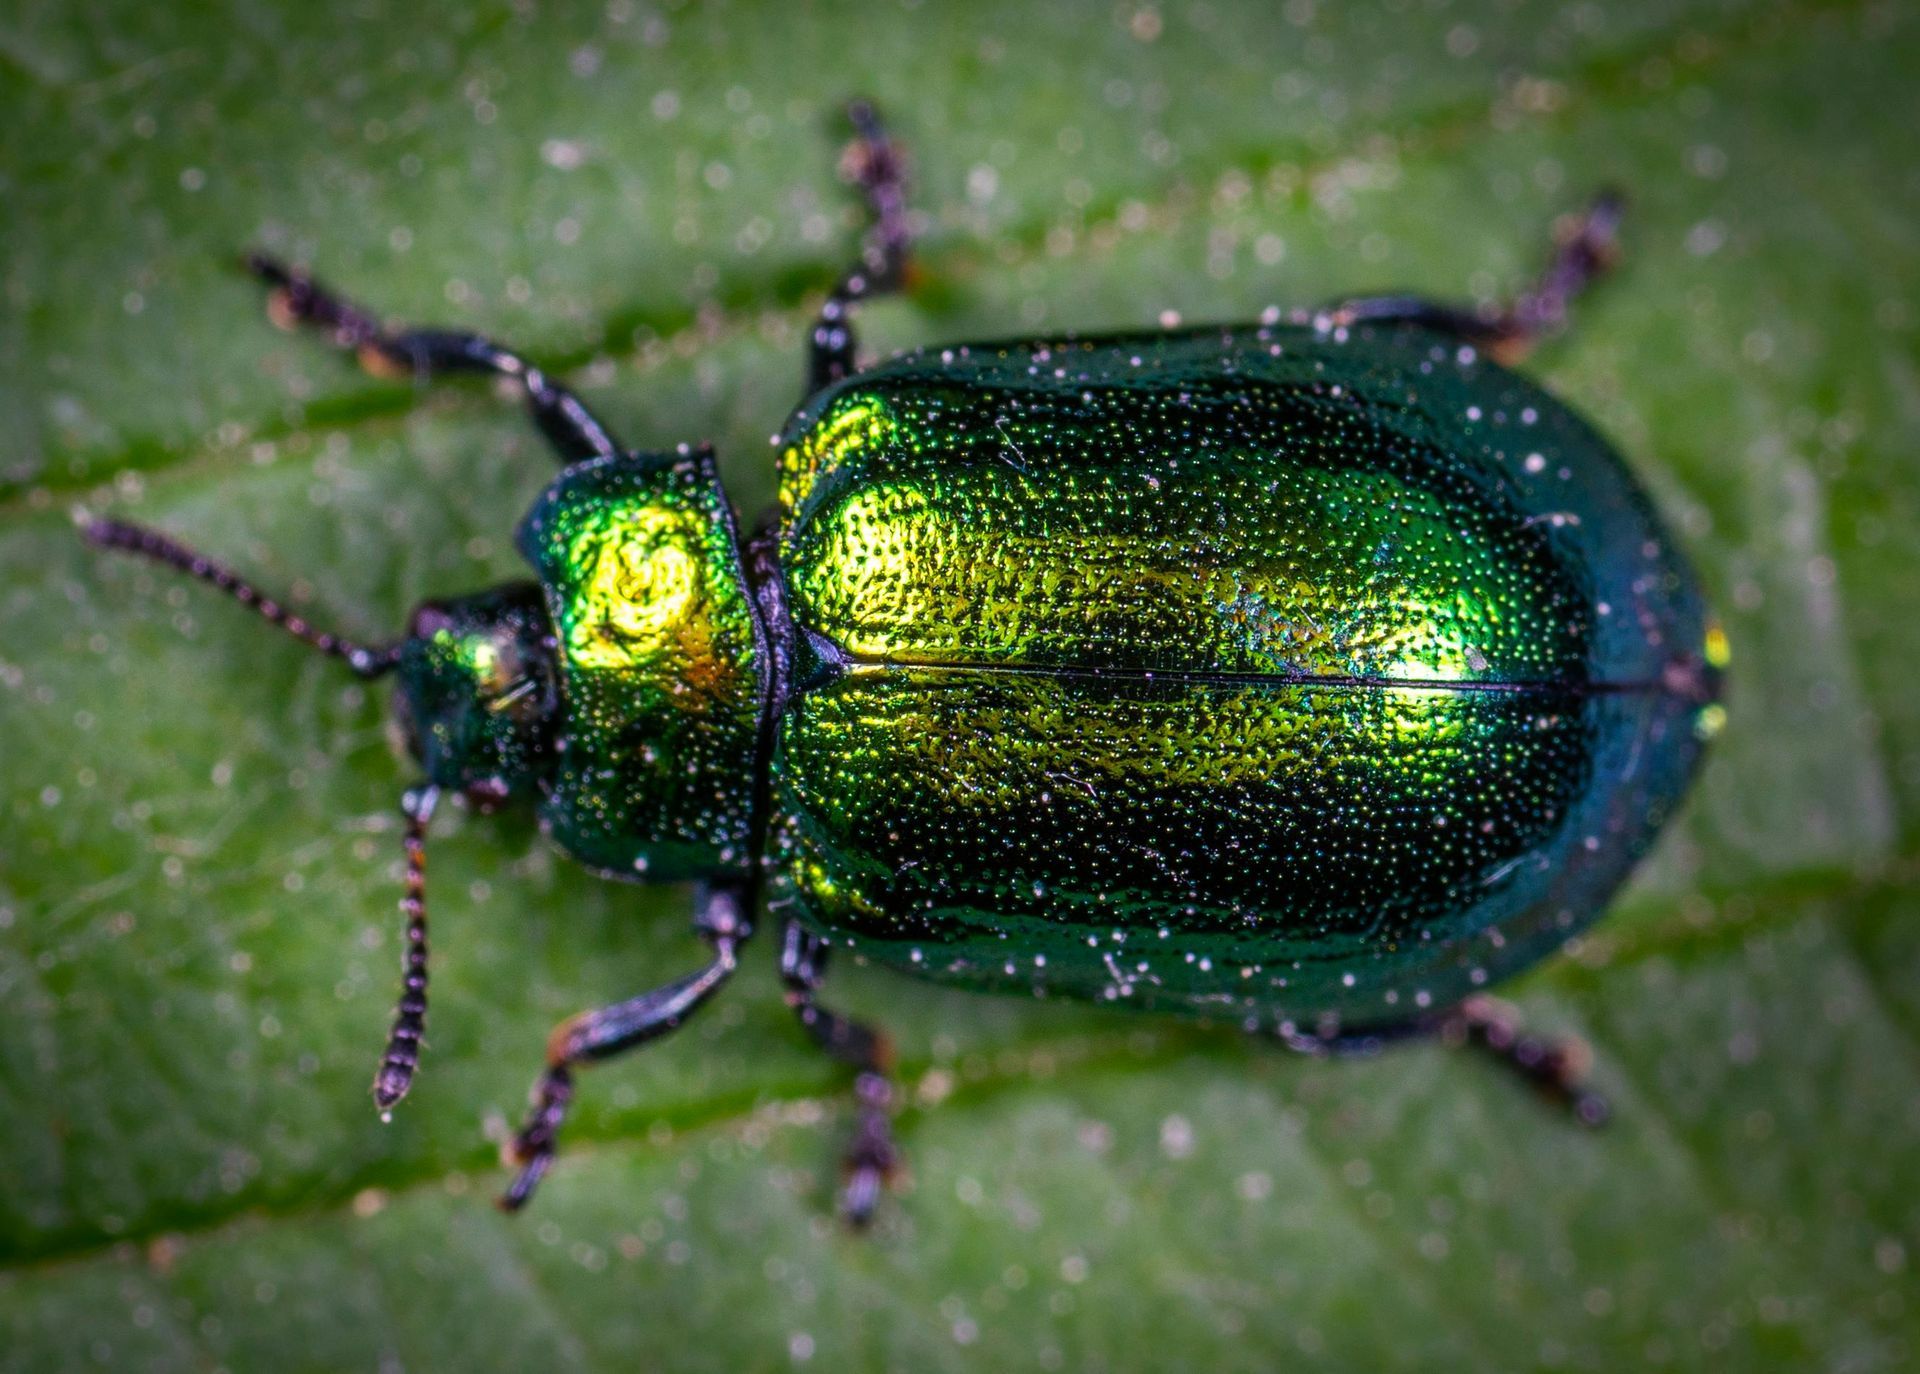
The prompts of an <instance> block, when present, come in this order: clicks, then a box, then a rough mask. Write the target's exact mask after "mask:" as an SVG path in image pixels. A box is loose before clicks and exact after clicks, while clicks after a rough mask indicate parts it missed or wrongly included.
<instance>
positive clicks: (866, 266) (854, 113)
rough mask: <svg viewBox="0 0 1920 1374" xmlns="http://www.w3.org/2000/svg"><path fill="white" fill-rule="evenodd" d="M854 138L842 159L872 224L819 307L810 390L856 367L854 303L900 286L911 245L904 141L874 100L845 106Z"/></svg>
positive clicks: (810, 362) (810, 349)
mask: <svg viewBox="0 0 1920 1374" xmlns="http://www.w3.org/2000/svg"><path fill="white" fill-rule="evenodd" d="M847 119H848V121H849V122H850V123H852V125H853V132H854V139H853V142H852V143H850V144H848V145H847V151H846V154H845V156H844V157H843V158H842V159H841V171H842V174H843V175H844V176H845V177H846V178H847V179H848V180H849V181H851V182H853V183H854V184H856V185H857V186H859V187H860V190H861V192H862V193H863V194H864V195H865V197H866V201H867V207H868V209H869V210H870V211H871V213H872V215H873V225H872V227H871V228H870V229H869V230H868V232H867V239H866V242H865V244H864V245H863V246H862V247H861V250H860V257H859V260H858V261H856V262H855V263H854V264H853V266H852V267H851V268H850V269H848V271H847V273H846V275H845V276H843V277H841V278H840V281H839V282H838V284H836V285H835V286H834V288H833V293H832V294H831V295H830V296H828V297H827V299H826V303H825V304H824V305H822V306H821V307H820V314H819V316H818V318H816V319H815V320H814V324H813V334H812V336H811V338H810V341H809V347H808V366H807V389H808V391H809V392H813V391H818V390H819V389H820V388H821V387H823V386H826V385H827V384H828V383H830V382H837V381H839V380H840V379H841V378H842V377H845V376H848V375H849V374H851V373H852V372H853V370H854V353H855V349H856V346H857V345H856V340H855V337H854V332H853V307H854V305H855V303H856V302H859V301H863V300H866V299H868V298H870V297H873V296H881V295H886V294H888V293H890V292H894V291H898V290H899V289H900V288H901V287H902V286H903V285H904V284H905V283H906V279H907V250H908V248H909V247H910V246H911V244H912V241H913V233H912V225H911V222H910V219H909V217H908V214H907V191H906V162H905V159H904V158H903V157H902V155H901V152H900V145H899V144H898V143H896V142H895V141H894V140H893V139H892V138H891V137H889V136H888V134H887V131H886V129H885V127H884V126H883V125H882V124H881V122H880V116H879V114H878V113H877V112H875V110H874V108H873V106H872V105H870V104H868V103H867V102H866V101H864V100H856V101H853V102H852V103H850V104H849V105H848V106H847Z"/></svg>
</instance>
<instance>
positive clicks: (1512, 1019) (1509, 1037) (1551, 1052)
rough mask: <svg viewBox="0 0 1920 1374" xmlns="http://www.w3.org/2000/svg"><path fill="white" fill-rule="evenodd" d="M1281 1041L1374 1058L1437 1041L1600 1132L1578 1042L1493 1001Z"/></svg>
mask: <svg viewBox="0 0 1920 1374" xmlns="http://www.w3.org/2000/svg"><path fill="white" fill-rule="evenodd" d="M1279 1036H1280V1041H1281V1043H1282V1044H1284V1045H1285V1046H1286V1047H1287V1048H1288V1049H1290V1050H1293V1051H1294V1052H1295V1053H1298V1054H1315V1055H1326V1054H1338V1055H1370V1054H1377V1053H1379V1052H1380V1051H1381V1050H1382V1049H1384V1048H1386V1047H1387V1046H1389V1045H1391V1044H1396V1043H1401V1042H1405V1041H1409V1040H1419V1039H1429V1038H1431V1039H1437V1040H1439V1041H1440V1043H1441V1044H1443V1045H1448V1046H1453V1047H1457V1048H1463V1049H1474V1050H1478V1051H1480V1052H1481V1053H1483V1054H1486V1055H1489V1056H1490V1057H1491V1058H1492V1060H1493V1062H1495V1063H1497V1064H1500V1065H1501V1066H1503V1067H1504V1068H1506V1069H1507V1070H1509V1071H1510V1072H1512V1073H1514V1074H1516V1075H1518V1077H1519V1078H1520V1079H1521V1081H1522V1082H1524V1083H1526V1084H1527V1086H1528V1087H1530V1088H1532V1089H1533V1090H1534V1091H1535V1092H1537V1093H1538V1094H1540V1096H1541V1097H1543V1098H1545V1099H1546V1100H1547V1101H1549V1102H1551V1103H1553V1104H1554V1105H1556V1106H1558V1107H1561V1108H1563V1109H1564V1110H1566V1111H1567V1112H1569V1113H1570V1114H1571V1115H1572V1116H1573V1119H1574V1120H1575V1121H1576V1122H1578V1123H1579V1124H1580V1125H1582V1126H1589V1127H1598V1126H1604V1125H1605V1124H1606V1122H1607V1117H1608V1116H1609V1114H1610V1109H1609V1108H1608V1106H1607V1099H1606V1098H1604V1097H1602V1096H1601V1095H1600V1094H1599V1093H1597V1092H1595V1091H1594V1090H1593V1089H1592V1088H1589V1087H1588V1086H1586V1077H1587V1071H1588V1070H1589V1069H1590V1068H1591V1067H1592V1063H1593V1054H1592V1052H1591V1051H1590V1050H1588V1048H1587V1046H1586V1044H1585V1043H1584V1042H1583V1041H1579V1040H1570V1039H1569V1040H1554V1039H1549V1038H1547V1037H1544V1036H1538V1035H1531V1034H1529V1033H1527V1031H1525V1030H1524V1029H1523V1028H1522V1027H1521V1025H1520V1023H1519V1019H1518V1017H1517V1016H1516V1015H1515V1014H1514V1011H1513V1008H1512V1007H1510V1006H1508V1005H1507V1004H1505V1003H1503V1002H1500V1001H1497V1000H1496V999H1494V998H1492V997H1484V996H1482V997H1469V998H1468V999H1467V1000H1466V1001H1464V1002H1462V1003H1461V1004H1460V1005H1459V1006H1457V1007H1454V1008H1453V1009H1452V1010H1451V1011H1447V1012H1443V1013H1442V1014H1441V1015H1439V1016H1437V1017H1434V1018H1432V1019H1431V1020H1421V1021H1404V1022H1400V1023H1398V1024H1396V1025H1390V1026H1385V1027H1381V1028H1376V1029H1373V1030H1366V1031H1350V1032H1342V1031H1339V1030H1337V1029H1334V1030H1329V1031H1328V1032H1327V1033H1325V1034H1320V1033H1316V1032H1312V1031H1303V1030H1298V1029H1296V1028H1294V1027H1293V1026H1292V1025H1291V1024H1287V1025H1282V1026H1281V1027H1280V1030H1279Z"/></svg>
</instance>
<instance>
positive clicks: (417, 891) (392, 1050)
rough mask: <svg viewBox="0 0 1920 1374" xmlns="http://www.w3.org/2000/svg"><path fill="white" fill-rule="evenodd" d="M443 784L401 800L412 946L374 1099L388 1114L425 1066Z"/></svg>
mask: <svg viewBox="0 0 1920 1374" xmlns="http://www.w3.org/2000/svg"><path fill="white" fill-rule="evenodd" d="M439 800H440V789H439V788H437V787H432V786H427V787H415V788H410V789H409V790H408V791H407V794H406V796H405V797H403V798H402V799H401V802H400V809H401V811H402V812H404V813H405V815H406V818H407V830H406V835H405V836H404V838H403V839H402V841H401V842H402V843H403V844H404V845H405V846H406V850H407V885H406V889H405V891H404V892H403V893H402V894H401V897H400V914H401V915H403V916H405V917H406V918H407V949H406V953H405V955H404V956H403V957H402V962H401V968H402V970H403V971H404V972H403V977H402V981H401V984H400V1005H399V1007H398V1008H397V1009H396V1010H395V1012H394V1014H393V1033H392V1034H391V1035H389V1036H388V1037H387V1052H386V1055H385V1056H384V1057H383V1058H382V1059H381V1060H380V1071H379V1072H378V1073H376V1074H375V1075H374V1076H373V1102H374V1105H375V1106H376V1107H378V1108H379V1109H380V1115H381V1116H382V1117H383V1118H384V1117H386V1116H387V1115H388V1114H389V1113H391V1112H392V1111H393V1108H394V1104H395V1103H397V1102H399V1100H400V1099H401V1098H403V1097H405V1096H406V1095H407V1089H408V1088H410V1087H412V1086H413V1071H414V1070H415V1069H417V1068H419V1067H420V1041H421V1037H423V1036H424V1035H425V1034H426V1030H427V825H428V823H429V822H430V821H432V820H433V808H434V803H436V802H438V801H439Z"/></svg>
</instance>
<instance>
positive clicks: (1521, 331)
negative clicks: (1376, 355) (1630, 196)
mask: <svg viewBox="0 0 1920 1374" xmlns="http://www.w3.org/2000/svg"><path fill="white" fill-rule="evenodd" d="M1625 208H1626V202H1625V200H1624V199H1623V198H1622V197H1621V196H1620V194H1619V193H1618V192H1615V191H1603V192H1601V193H1600V194H1599V195H1597V196H1595V197H1594V199H1593V203H1592V204H1591V205H1589V206H1588V207H1587V208H1586V209H1585V210H1584V211H1582V212H1581V213H1580V214H1579V215H1577V216H1573V217H1572V218H1570V219H1568V220H1567V221H1565V222H1564V223H1563V224H1562V226H1561V228H1560V230H1559V231H1558V232H1557V233H1556V234H1555V236H1554V237H1555V246H1554V251H1553V256H1552V257H1550V258H1549V259H1548V260H1547V266H1546V270H1545V271H1543V272H1542V273H1541V274H1540V278H1539V280H1538V281H1536V282H1535V283H1534V285H1533V286H1532V288H1531V289H1529V290H1527V291H1523V292H1522V293H1521V294H1520V295H1518V296H1516V297H1515V298H1514V299H1513V300H1511V301H1509V302H1507V303H1505V304H1503V305H1498V306H1494V307H1491V308H1489V309H1484V310H1477V309H1473V308H1471V307H1468V306H1460V305H1449V304H1446V303H1444V302H1440V301H1431V300H1428V299H1426V298H1425V297H1423V296H1364V297H1359V298H1357V299H1354V300H1347V301H1341V302H1340V303H1339V304H1337V305H1334V306H1331V307H1329V308H1327V309H1325V310H1322V311H1320V312H1318V314H1316V316H1315V320H1316V322H1317V323H1319V324H1321V325H1322V326H1323V327H1326V328H1331V329H1338V328H1341V327H1344V326H1347V325H1355V324H1416V325H1420V326H1421V327H1423V328H1426V329H1431V330H1434V331H1436V332H1437V333H1441V334H1451V335H1454V336H1456V337H1458V338H1461V339H1465V340H1467V341H1468V342H1471V343H1475V344H1478V345H1480V346H1481V347H1484V348H1485V349H1486V350H1487V351H1488V352H1489V353H1491V354H1493V356H1494V357H1495V358H1496V359H1498V360H1499V361H1500V362H1503V363H1515V362H1518V361H1519V360H1520V359H1522V358H1524V357H1525V356H1526V355H1527V354H1528V353H1529V352H1531V351H1532V350H1533V347H1534V345H1535V344H1537V343H1539V342H1540V340H1541V339H1543V338H1546V337H1547V336H1549V335H1552V334H1557V333H1559V332H1560V331H1561V330H1562V329H1564V328H1566V325H1567V308H1568V306H1569V305H1571V304H1572V302H1573V300H1574V298H1575V297H1577V296H1578V295H1579V294H1580V293H1581V292H1582V291H1584V290H1585V289H1586V288H1587V287H1588V286H1589V285H1590V284H1591V283H1592V282H1593V280H1594V279H1595V278H1596V277H1598V276H1600V275H1601V274H1602V273H1604V272H1605V271H1606V270H1607V269H1608V268H1610V267H1611V266H1612V265H1613V263H1614V260H1615V258H1616V257H1617V256H1618V255H1619V245H1618V243H1617V241H1616V240H1617V238H1618V235H1619V230H1620V216H1621V213H1622V212H1623V211H1624V209H1625Z"/></svg>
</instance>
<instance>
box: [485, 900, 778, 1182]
mask: <svg viewBox="0 0 1920 1374" xmlns="http://www.w3.org/2000/svg"><path fill="white" fill-rule="evenodd" d="M751 912H752V894H751V892H750V891H749V890H748V889H747V886H746V885H745V884H714V885H712V886H709V887H705V888H703V889H701V893H700V898H699V907H698V909H697V910H696V911H695V912H694V918H693V925H694V930H695V932H696V933H697V934H698V935H699V936H700V937H701V938H702V939H703V940H705V941H706V942H707V943H708V944H710V945H712V946H713V958H712V960H711V961H710V962H709V963H708V964H707V965H706V967H705V968H702V969H700V970H699V971H698V972H695V973H690V974H688V975H687V976H686V977H684V978H678V979H675V980H674V981H673V982H671V983H668V984H666V985H665V986H664V987H658V988H655V989H654V990H653V991H651V992H643V993H641V994H640V995H639V996H638V997H635V998H631V999H629V1000H628V1001H625V1002H618V1003H615V1004H614V1005H613V1006H610V1007H601V1008H599V1009H598V1010H595V1011H587V1012H582V1013H581V1014H580V1015H578V1016H575V1017H573V1018H571V1019H570V1020H567V1021H562V1022H561V1023H560V1024H559V1025H558V1026H555V1027H554V1029H553V1035H552V1036H551V1037H550V1038H549V1039H548V1041H547V1070H546V1072H545V1073H543V1074H542V1075H540V1078H539V1079H538V1081H536V1082H535V1084H534V1086H533V1094H532V1097H533V1109H532V1111H530V1112H529V1113H528V1115H527V1120H526V1124H525V1125H523V1126H522V1127H521V1128H520V1131H519V1133H518V1134H516V1135H515V1136H514V1137H513V1139H512V1140H511V1141H509V1142H508V1143H507V1147H506V1150H505V1151H504V1153H505V1156H506V1162H507V1163H508V1164H517V1165H519V1166H520V1172H519V1174H518V1175H516V1176H515V1178H514V1180H513V1184H512V1186H510V1187H509V1188H508V1189H507V1191H506V1192H505V1193H504V1194H503V1195H502V1196H501V1198H500V1206H501V1208H502V1209H503V1210H505V1211H509V1212H517V1211H519V1210H520V1208H522V1207H524V1206H526V1203H527V1199H528V1198H530V1197H532V1196H533V1190H534V1189H535V1188H536V1187H538V1186H539V1183H540V1180H541V1179H542V1178H543V1177H545V1175H546V1172H547V1170H548V1169H549V1168H551V1167H552V1165H553V1155H554V1147H555V1140H556V1137H557V1136H558V1135H559V1132H560V1124H561V1122H563V1121H564V1120H565V1119H566V1115H567V1108H568V1106H569V1105H570V1104H571V1103H572V1101H573V1070H574V1068H575V1066H577V1065H579V1064H583V1063H588V1062H591V1061H593V1060H598V1059H609V1058H611V1057H613V1056H614V1055H616V1054H619V1053H621V1052H622V1051H625V1050H630V1049H632V1048H633V1047H634V1046H636V1045H644V1044H646V1043H647V1042H648V1041H649V1040H657V1039H659V1038H660V1037H661V1036H663V1035H666V1034H668V1033H669V1032H671V1031H675V1030H678V1029H679V1028H680V1026H681V1025H682V1024H683V1023H684V1022H685V1021H686V1019H687V1018H688V1017H689V1016H691V1015H693V1013H694V1012H696V1011H698V1010H699V1009H700V1007H701V1006H702V1005H703V1004H704V1003H705V1002H706V1001H707V999H708V998H710V997H711V996H713V994H714V993H715V992H717V991H718V990H719V989H720V986H721V985H722V984H723V983H725V982H726V981H727V980H728V979H729V978H731V977H732V976H733V973H734V970H735V969H736V968H737V967H738V962H739V961H738V958H737V955H738V952H739V947H740V946H741V945H742V944H744V943H745V942H746V940H747V938H748V937H749V936H750V935H752V933H753V927H752V925H751V924H750V920H749V917H750V914H751Z"/></svg>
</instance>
